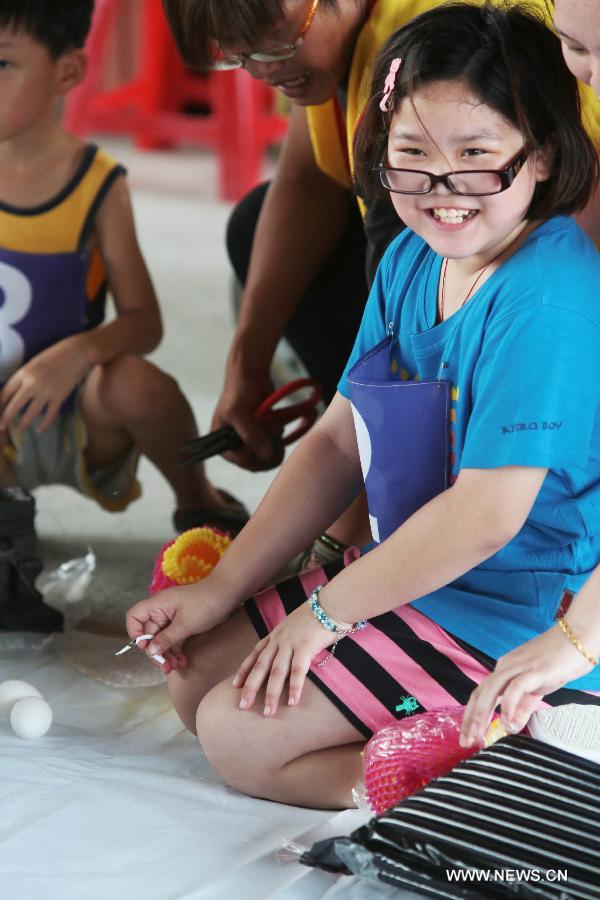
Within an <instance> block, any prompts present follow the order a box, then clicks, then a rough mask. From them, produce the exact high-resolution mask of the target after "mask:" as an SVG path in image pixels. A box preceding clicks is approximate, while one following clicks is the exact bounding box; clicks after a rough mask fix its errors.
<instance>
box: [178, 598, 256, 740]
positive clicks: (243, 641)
mask: <svg viewBox="0 0 600 900" xmlns="http://www.w3.org/2000/svg"><path fill="white" fill-rule="evenodd" d="M257 641H258V637H257V635H256V631H255V630H254V628H253V627H252V625H251V624H250V620H249V619H248V616H247V615H246V613H245V612H244V610H243V609H238V610H236V612H234V613H233V615H232V616H231V618H229V619H228V620H227V621H226V622H224V623H223V624H222V625H219V626H217V627H216V628H213V630H212V631H209V632H207V633H206V634H198V635H196V636H195V637H192V638H189V639H188V640H187V641H186V642H185V645H184V650H185V653H186V656H187V660H188V665H187V668H185V669H181V670H179V671H175V672H171V674H170V675H169V676H168V678H167V684H168V687H169V692H170V694H171V700H172V701H173V706H174V707H175V709H176V711H177V714H178V716H179V718H180V719H181V721H182V722H183V724H184V725H185V727H186V728H187V729H188V731H191V732H192V734H196V711H197V709H198V706H199V704H200V701H201V700H202V699H203V697H204V696H205V695H206V694H207V693H208V692H209V691H210V690H211V689H212V688H213V687H214V686H215V685H217V684H219V682H220V681H223V680H224V679H229V680H231V679H233V676H234V674H235V672H236V669H237V667H238V666H239V664H240V663H241V662H242V660H243V659H244V658H245V657H246V656H247V655H248V654H249V653H250V651H251V650H252V648H253V647H254V645H255V644H256V642H257Z"/></svg>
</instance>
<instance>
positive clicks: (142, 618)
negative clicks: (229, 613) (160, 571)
mask: <svg viewBox="0 0 600 900" xmlns="http://www.w3.org/2000/svg"><path fill="white" fill-rule="evenodd" d="M203 593H204V594H205V595H206V596H203ZM223 618H224V616H223V610H222V609H221V610H220V611H217V606H216V604H214V603H212V602H211V598H210V595H209V594H208V590H207V582H204V584H203V585H199V584H186V585H182V586H180V587H172V588H168V589H167V590H165V591H158V593H156V594H154V595H153V596H152V597H148V598H147V599H146V600H140V601H139V603H136V604H135V605H134V606H132V607H131V609H129V610H128V611H127V613H126V616H125V622H126V627H127V633H128V634H129V637H130V638H131V639H132V640H134V639H135V638H138V637H140V636H141V635H142V634H152V635H155V637H154V639H153V640H152V641H141V642H140V644H139V645H138V646H139V647H140V649H141V650H144V651H145V652H146V653H147V654H148V655H149V656H150V657H152V656H153V655H154V654H160V655H161V656H164V657H165V660H166V661H165V662H164V663H163V664H162V665H161V668H162V670H163V672H164V673H165V675H168V674H169V672H172V671H175V670H177V669H184V668H185V667H186V666H187V658H186V655H185V652H184V650H183V644H184V642H185V641H186V640H187V638H189V637H191V636H192V635H194V634H200V633H202V632H204V631H210V629H211V628H214V627H215V625H218V624H219V623H220V622H221V621H223Z"/></svg>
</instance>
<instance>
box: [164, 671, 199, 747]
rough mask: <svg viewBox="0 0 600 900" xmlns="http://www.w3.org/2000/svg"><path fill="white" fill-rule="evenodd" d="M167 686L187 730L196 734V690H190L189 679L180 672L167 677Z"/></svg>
mask: <svg viewBox="0 0 600 900" xmlns="http://www.w3.org/2000/svg"><path fill="white" fill-rule="evenodd" d="M184 672H185V670H184ZM167 687H168V689H169V694H170V697H171V703H172V704H173V707H174V709H175V712H176V713H177V715H178V716H179V718H180V719H181V721H182V723H183V724H184V725H185V727H186V728H187V730H188V731H189V732H191V733H192V734H194V735H195V734H196V710H197V708H198V700H197V696H196V692H195V691H192V690H190V684H189V681H188V680H187V679H186V678H185V677H184V676H182V675H181V674H180V673H179V672H171V674H170V675H169V677H168V678H167Z"/></svg>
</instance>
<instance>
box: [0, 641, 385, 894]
mask: <svg viewBox="0 0 600 900" xmlns="http://www.w3.org/2000/svg"><path fill="white" fill-rule="evenodd" d="M117 643H118V641H117ZM129 655H132V654H129ZM113 659H114V657H113ZM119 659H120V658H119ZM116 664H118V661H117V660H115V665H116ZM8 678H22V679H24V680H26V681H30V682H31V683H32V684H34V685H35V686H36V687H37V688H38V689H39V690H40V691H41V693H42V694H43V695H44V697H45V698H46V699H47V700H48V702H49V703H50V705H51V706H52V709H53V712H54V723H53V725H52V728H51V730H50V731H49V733H48V734H47V735H46V736H45V737H43V738H40V739H39V740H37V741H25V740H22V739H20V738H18V737H17V736H16V735H15V734H14V733H13V732H12V730H11V728H10V725H9V723H8V722H7V721H6V720H2V719H0V759H1V762H0V885H1V890H0V894H1V896H2V897H11V898H12V900H31V898H33V897H35V898H36V900H131V898H132V897H134V898H135V897H143V898H144V900H205V898H206V900H209V898H210V900H221V898H222V900H231V898H232V897H243V898H244V900H253V898H256V900H259V898H260V900H264V898H281V900H283V898H285V900H295V898H297V900H312V898H321V897H325V896H326V895H327V894H328V893H329V891H330V890H333V889H334V888H335V896H336V897H342V896H346V895H347V896H348V897H357V896H360V894H357V893H355V891H356V890H359V886H358V885H353V884H352V882H353V879H350V878H342V879H341V882H342V883H341V884H336V879H335V877H334V876H331V875H327V874H325V873H322V872H317V871H314V870H310V869H307V868H305V867H304V866H301V865H299V864H298V863H295V862H291V863H285V864H281V863H278V862H277V861H276V859H275V851H276V849H277V847H278V846H279V844H280V842H281V838H282V837H285V838H288V839H290V840H294V841H298V842H299V843H300V844H303V845H305V846H307V847H308V846H311V844H312V843H313V842H314V841H315V840H320V839H322V838H325V837H329V836H332V835H335V834H348V833H349V832H350V831H352V830H353V829H354V828H356V827H358V826H359V825H360V824H362V823H363V822H364V821H366V819H367V818H368V816H369V814H368V813H367V812H365V811H363V810H353V811H347V812H342V813H333V812H324V811H318V810H307V809H299V808H296V807H290V806H283V805H280V804H277V803H271V802H268V801H262V800H255V799H252V798H249V797H245V796H242V795H240V794H238V793H237V792H235V791H233V790H231V789H229V788H227V787H226V786H225V785H224V784H223V783H222V782H221V781H220V780H219V778H218V776H217V775H216V774H215V772H214V770H212V769H211V767H210V766H209V764H208V762H207V761H206V759H205V758H204V756H203V755H202V752H201V751H200V749H199V746H198V744H197V742H196V741H195V739H194V738H193V737H192V735H190V734H189V733H188V732H187V731H185V730H184V729H183V727H182V726H181V724H180V722H179V719H178V718H177V716H176V714H175V713H174V711H173V710H172V707H171V704H170V701H169V698H168V695H167V690H166V687H165V685H164V684H161V685H156V686H153V687H136V688H129V689H126V690H124V689H123V688H122V687H121V688H119V689H115V688H114V687H109V686H107V685H106V684H104V683H101V682H99V681H97V680H95V679H93V678H90V677H86V676H84V675H82V674H81V673H80V672H79V671H77V669H76V668H73V667H72V666H71V665H68V664H67V663H66V662H65V661H64V659H62V658H61V656H60V655H59V653H58V650H57V647H56V645H55V640H54V638H50V639H48V638H45V637H44V636H39V635H36V636H33V635H18V634H15V635H10V634H0V681H4V680H6V679H8Z"/></svg>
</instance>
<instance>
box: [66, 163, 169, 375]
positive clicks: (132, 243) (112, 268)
mask: <svg viewBox="0 0 600 900" xmlns="http://www.w3.org/2000/svg"><path fill="white" fill-rule="evenodd" d="M95 234H96V237H97V240H98V243H99V246H100V251H101V253H102V258H103V260H104V265H105V268H106V276H107V281H108V285H109V289H110V292H111V294H112V296H113V299H114V302H115V307H116V310H117V317H116V318H115V319H114V321H112V322H109V323H108V324H107V325H102V326H100V327H99V328H95V329H93V330H90V331H87V332H84V333H82V334H79V335H75V336H74V338H73V341H74V343H75V344H77V345H78V346H79V348H80V351H81V353H82V355H83V356H84V358H85V369H88V368H90V367H91V366H94V365H98V364H102V363H107V362H110V360H111V359H114V358H115V357H117V356H120V355H121V354H122V353H133V354H135V355H138V356H143V355H145V354H146V353H150V352H151V351H152V350H154V349H155V347H157V346H158V344H159V343H160V339H161V337H162V323H161V316H160V309H159V306H158V300H157V299H156V294H155V292H154V288H153V286H152V282H151V280H150V275H149V273H148V269H147V267H146V263H145V261H144V258H143V256H142V254H141V251H140V247H139V244H138V239H137V234H136V230H135V223H134V218H133V210H132V206H131V198H130V194H129V189H128V187H127V182H126V181H125V179H124V178H117V179H116V181H115V183H114V184H113V186H112V187H111V189H110V191H109V192H108V194H107V196H106V197H105V199H104V201H103V203H102V205H101V207H100V209H99V211H98V214H97V216H96V221H95Z"/></svg>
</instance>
